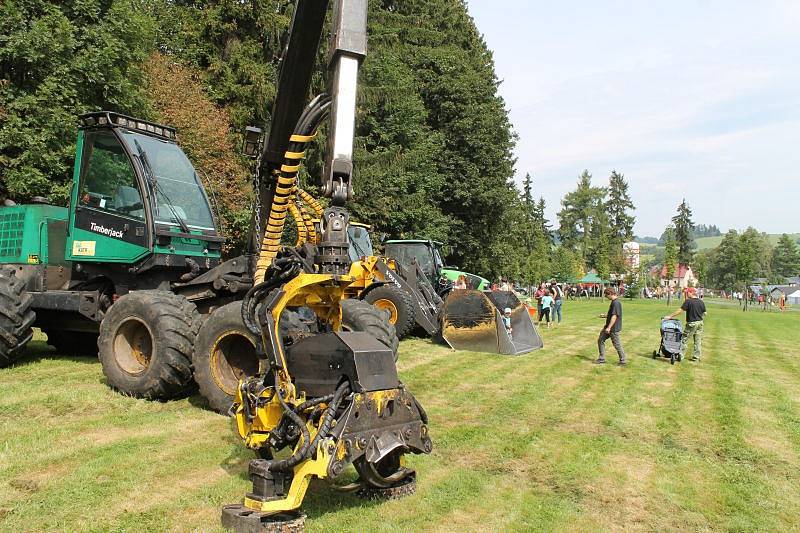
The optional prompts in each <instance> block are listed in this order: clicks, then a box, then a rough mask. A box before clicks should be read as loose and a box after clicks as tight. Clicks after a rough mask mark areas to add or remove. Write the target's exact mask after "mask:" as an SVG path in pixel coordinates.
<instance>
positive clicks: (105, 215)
mask: <svg viewBox="0 0 800 533" xmlns="http://www.w3.org/2000/svg"><path fill="white" fill-rule="evenodd" d="M69 221H70V222H69V226H70V228H69V237H68V242H67V250H66V252H67V254H66V255H67V259H70V260H73V261H81V262H104V263H109V262H111V263H134V262H136V261H139V260H141V259H143V258H145V257H146V256H148V255H150V254H156V255H157V256H158V255H162V254H164V255H182V256H184V257H192V256H200V257H203V258H213V259H218V258H219V250H220V243H221V241H222V238H221V237H220V236H219V235H218V234H217V231H216V227H215V224H214V218H213V216H212V214H211V207H210V205H209V202H208V198H207V197H206V193H205V190H204V189H203V186H202V183H201V181H200V179H199V177H198V175H197V172H196V171H195V169H194V167H193V166H192V164H191V162H190V161H189V159H188V158H187V157H186V154H184V153H183V151H182V150H181V149H180V148H179V147H178V145H177V144H176V142H175V130H174V129H173V128H170V127H167V126H163V125H159V124H155V123H152V122H147V121H143V120H140V119H134V118H131V117H126V116H124V115H119V114H117V113H111V112H105V111H104V112H98V113H89V114H86V115H82V116H81V117H80V130H79V133H78V147H77V152H76V162H75V170H74V177H73V186H72V196H71V201H70V208H69ZM157 262H158V261H157ZM161 262H167V261H165V260H163V259H162V261H161ZM169 262H171V261H169ZM178 262H179V263H183V261H182V260H181V261H178ZM208 266H212V265H210V264H209V265H208ZM208 266H207V267H206V268H208Z"/></svg>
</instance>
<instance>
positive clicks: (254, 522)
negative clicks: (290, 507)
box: [222, 504, 306, 533]
mask: <svg viewBox="0 0 800 533" xmlns="http://www.w3.org/2000/svg"><path fill="white" fill-rule="evenodd" d="M222 527H224V528H225V529H230V530H233V531H235V532H236V533H302V532H303V531H305V529H306V515H305V513H302V512H299V511H286V512H282V513H278V514H274V513H273V514H269V513H262V512H260V511H255V510H253V509H250V508H249V507H245V506H244V505H242V504H233V505H226V506H224V507H223V508H222Z"/></svg>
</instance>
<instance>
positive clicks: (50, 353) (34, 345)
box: [13, 341, 100, 367]
mask: <svg viewBox="0 0 800 533" xmlns="http://www.w3.org/2000/svg"><path fill="white" fill-rule="evenodd" d="M50 360H53V361H55V360H58V361H72V362H74V363H82V364H97V365H99V364H100V362H99V361H98V359H97V355H95V354H87V355H59V354H58V353H56V350H55V348H53V347H52V346H50V345H49V344H47V343H46V342H45V341H31V342H29V343H28V345H27V346H25V352H24V354H23V355H22V357H20V358H19V359H17V360H16V361H14V364H13V366H15V367H23V366H27V365H30V364H32V363H36V362H39V361H50Z"/></svg>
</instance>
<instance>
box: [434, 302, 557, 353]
mask: <svg viewBox="0 0 800 533" xmlns="http://www.w3.org/2000/svg"><path fill="white" fill-rule="evenodd" d="M506 307H510V308H511V329H512V333H511V334H509V332H508V331H507V330H506V328H505V326H504V325H503V318H502V312H503V309H504V308H506ZM442 336H443V337H444V339H445V340H446V341H447V343H448V344H450V346H452V347H453V348H455V349H456V350H470V351H473V352H488V353H500V354H505V355H521V354H524V353H528V352H531V351H533V350H538V349H539V348H542V347H543V346H544V343H543V342H542V338H541V337H540V336H539V332H538V331H537V330H536V326H534V325H533V321H532V320H531V317H530V315H529V314H528V309H527V308H526V307H525V305H524V304H523V303H522V302H520V301H519V299H518V298H517V297H516V296H515V295H514V293H513V292H510V291H494V292H493V291H485V292H481V291H474V290H461V289H455V290H453V291H451V292H450V294H449V295H448V296H447V299H446V300H445V302H444V312H443V313H442Z"/></svg>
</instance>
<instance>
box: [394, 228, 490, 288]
mask: <svg viewBox="0 0 800 533" xmlns="http://www.w3.org/2000/svg"><path fill="white" fill-rule="evenodd" d="M385 245H386V251H385V255H386V257H391V258H392V259H396V260H397V261H399V262H400V263H402V264H404V265H411V264H412V263H413V262H416V263H417V265H419V268H420V269H421V270H422V272H423V273H424V274H425V276H426V277H427V278H428V280H429V281H430V282H431V283H432V284H433V286H434V287H437V289H438V292H439V293H440V295H442V296H444V293H446V292H448V290H449V289H450V288H451V287H452V285H453V283H454V282H455V281H456V280H458V278H459V276H462V275H463V276H464V277H465V278H466V280H467V286H468V288H470V289H475V290H478V291H485V290H489V286H490V283H489V280H488V279H486V278H482V277H481V276H478V275H475V274H470V273H469V272H463V271H461V270H458V269H457V268H454V267H446V266H445V265H444V261H442V252H441V250H442V243H441V242H439V241H432V240H430V239H428V240H424V239H404V240H400V239H396V240H389V241H386V243H385Z"/></svg>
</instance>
